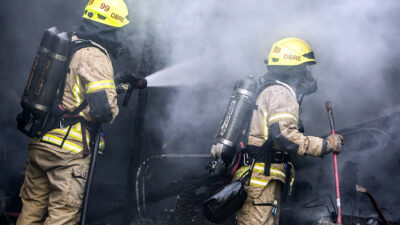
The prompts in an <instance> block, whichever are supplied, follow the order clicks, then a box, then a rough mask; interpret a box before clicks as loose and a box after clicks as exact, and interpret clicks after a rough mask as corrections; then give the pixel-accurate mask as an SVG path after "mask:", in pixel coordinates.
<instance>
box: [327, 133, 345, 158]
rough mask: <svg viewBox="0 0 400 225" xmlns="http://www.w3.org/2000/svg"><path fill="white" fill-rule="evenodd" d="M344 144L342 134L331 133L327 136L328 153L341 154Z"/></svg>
mask: <svg viewBox="0 0 400 225" xmlns="http://www.w3.org/2000/svg"><path fill="white" fill-rule="evenodd" d="M342 145H343V136H342V135H340V134H331V135H329V136H328V137H327V138H326V151H325V153H326V154H329V153H330V152H333V153H337V154H339V153H340V151H341V149H342Z"/></svg>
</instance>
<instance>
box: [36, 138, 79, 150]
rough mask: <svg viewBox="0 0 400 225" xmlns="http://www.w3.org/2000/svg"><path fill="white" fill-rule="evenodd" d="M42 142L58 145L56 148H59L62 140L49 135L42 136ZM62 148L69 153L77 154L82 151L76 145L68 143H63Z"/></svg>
mask: <svg viewBox="0 0 400 225" xmlns="http://www.w3.org/2000/svg"><path fill="white" fill-rule="evenodd" d="M42 140H44V141H47V142H50V143H52V144H55V145H58V146H61V144H62V141H63V139H62V138H59V137H56V136H53V135H50V134H46V135H44V136H43V137H42ZM62 148H64V149H67V150H69V151H71V152H74V153H79V152H81V151H82V148H81V147H79V146H78V145H76V144H73V143H71V142H70V141H65V142H64V145H63V147H62Z"/></svg>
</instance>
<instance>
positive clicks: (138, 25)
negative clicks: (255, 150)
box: [0, 0, 400, 224]
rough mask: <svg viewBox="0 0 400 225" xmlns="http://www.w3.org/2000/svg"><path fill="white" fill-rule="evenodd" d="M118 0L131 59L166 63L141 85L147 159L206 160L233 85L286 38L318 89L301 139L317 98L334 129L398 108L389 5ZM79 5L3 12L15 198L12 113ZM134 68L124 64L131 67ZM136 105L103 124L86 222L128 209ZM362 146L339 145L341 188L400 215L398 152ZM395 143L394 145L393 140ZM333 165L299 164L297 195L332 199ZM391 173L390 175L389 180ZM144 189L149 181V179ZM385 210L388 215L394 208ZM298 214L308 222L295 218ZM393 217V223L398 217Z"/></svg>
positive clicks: (315, 114) (259, 69) (21, 151)
mask: <svg viewBox="0 0 400 225" xmlns="http://www.w3.org/2000/svg"><path fill="white" fill-rule="evenodd" d="M126 2H127V4H128V6H129V12H130V13H129V14H130V21H131V24H130V25H129V27H130V29H132V30H129V31H128V34H129V35H130V36H129V39H128V40H129V41H128V43H127V44H128V46H130V50H131V52H133V53H134V54H137V53H138V52H140V51H141V46H142V45H143V42H145V41H146V38H147V37H148V36H147V35H149V36H152V38H153V39H154V45H153V46H152V48H153V49H152V50H153V52H154V53H155V55H156V57H157V58H158V59H160V61H162V63H161V64H160V65H156V67H158V68H163V69H162V70H160V71H158V72H156V73H155V74H154V75H151V76H149V77H148V80H149V86H150V88H149V96H148V98H147V99H148V107H147V111H146V116H145V117H146V121H145V124H146V126H147V127H146V128H147V129H148V131H147V132H148V133H149V134H148V135H145V137H144V138H146V139H148V140H147V141H148V142H151V143H152V144H153V145H148V146H145V148H146V149H145V150H146V151H145V152H144V154H147V155H151V154H159V152H157V151H156V150H154V149H152V146H157V145H161V146H162V147H163V151H164V152H167V153H172V152H173V153H178V152H179V153H181V152H184V153H208V152H209V148H210V146H211V144H212V143H213V141H214V134H215V132H216V129H217V126H218V123H219V122H220V119H221V118H222V116H223V113H224V110H225V106H226V104H227V103H228V99H229V97H230V94H231V91H232V88H233V85H234V83H235V81H236V80H238V79H240V78H243V77H245V76H247V75H249V74H253V75H262V74H263V73H264V72H265V70H266V66H265V64H264V63H263V61H264V59H265V58H266V57H267V55H268V52H269V50H270V47H271V45H272V43H274V42H275V41H277V40H279V39H281V38H284V37H290V36H294V37H299V38H301V39H304V40H305V41H307V42H308V43H309V44H310V46H311V47H312V49H313V50H314V52H315V55H316V57H317V61H318V63H317V64H316V65H315V66H314V75H315V76H316V77H317V78H318V80H319V91H318V92H317V93H316V94H314V95H312V96H310V97H306V98H305V101H304V104H303V117H304V118H303V119H304V122H305V127H306V133H307V134H312V135H317V136H322V135H326V134H328V132H329V125H328V121H327V118H326V112H325V109H324V104H323V103H324V101H325V100H332V101H333V103H334V114H335V118H336V122H337V128H338V129H342V128H347V127H352V126H353V125H355V124H359V123H362V122H365V121H368V120H372V119H375V118H377V117H380V116H382V115H389V114H390V113H392V112H395V111H398V110H399V107H398V99H399V98H400V92H399V91H398V88H397V86H398V85H400V78H399V71H400V66H399V63H398V61H399V60H400V54H399V52H400V44H398V37H399V35H400V29H399V28H398V27H399V26H398V25H399V24H398V21H400V18H399V17H400V15H399V13H398V12H399V10H400V2H398V1H396V0H386V1H378V0H369V1H362V0H353V1H346V0H337V1H318V0H308V1H296V0H286V1H280V0H248V1H233V0H227V1H217V0H214V1H213V0H190V1H184V0H168V1H166V0H145V1H144V0H126ZM85 4H86V1H78V2H76V1H74V2H66V1H51V0H42V1H35V2H34V3H27V2H26V1H21V0H15V1H12V3H11V2H10V3H5V4H4V8H3V12H2V13H1V14H0V28H1V30H2V32H1V34H0V40H1V43H2V47H1V48H0V49H1V52H0V83H1V84H0V90H1V92H0V97H1V99H2V101H1V102H2V104H3V105H2V106H1V107H0V112H1V113H0V126H1V128H2V129H3V130H2V135H1V138H0V141H1V146H0V147H1V149H0V154H1V159H2V160H1V162H2V166H5V167H9V168H11V169H12V171H11V172H8V170H7V171H6V170H4V171H3V170H1V171H0V172H2V174H5V176H4V177H5V178H4V179H3V177H2V179H1V181H4V182H2V183H3V186H4V187H5V188H10V187H15V188H14V189H13V193H12V194H13V196H17V194H18V193H17V192H18V189H19V185H18V184H15V183H9V182H6V181H5V179H11V178H12V176H18V178H19V179H21V178H22V173H23V164H24V161H25V159H26V146H27V142H28V139H27V138H26V137H24V136H23V135H22V134H21V133H18V131H17V130H16V128H15V115H16V113H17V112H19V110H20V107H19V96H20V95H21V94H22V91H23V88H24V85H25V82H26V79H27V76H28V74H29V70H30V67H31V65H32V60H33V58H34V55H35V52H36V50H37V47H38V45H39V41H40V37H41V35H42V33H43V31H44V30H45V29H46V28H48V27H50V26H53V25H57V26H58V27H59V29H60V30H66V31H70V30H73V27H74V26H75V25H77V24H78V23H79V21H80V20H81V19H80V18H81V15H82V12H83V8H84V5H85ZM139 54H140V53H138V54H137V55H139ZM135 63H136V62H132V65H130V67H134V65H135ZM125 67H127V66H125ZM164 67H165V68H164ZM160 87H161V88H160ZM132 99H134V98H132ZM132 103H133V100H131V104H132ZM132 105H133V104H132ZM132 105H131V107H129V108H128V109H126V108H122V107H121V113H120V116H119V119H118V120H117V121H116V122H115V123H114V124H113V126H112V127H111V128H110V126H108V127H107V126H106V141H107V151H106V152H105V155H104V157H103V158H100V159H99V164H98V167H97V170H96V173H97V175H96V178H95V182H96V184H95V188H94V192H93V195H92V196H93V199H94V200H93V202H94V204H93V205H92V207H93V208H96V209H95V210H92V211H90V212H92V215H93V217H96V219H99V218H100V220H102V221H118V222H115V223H113V224H121V222H120V221H121V218H120V217H121V215H122V213H123V211H124V207H125V205H124V200H125V199H126V196H127V192H128V191H130V190H126V179H127V177H130V176H132V174H127V171H128V158H129V156H130V152H129V150H131V146H132V145H133V143H132V142H131V141H130V140H132V139H129V138H132V136H133V133H134V132H135V131H134V126H133V115H134V107H132ZM399 121H400V119H399V118H398V116H397V117H396V119H394V120H391V121H390V123H385V124H384V128H385V129H386V130H387V131H389V132H390V133H391V136H392V138H393V137H396V134H397V133H398V129H396V127H395V125H398V124H400V122H399ZM107 129H108V131H111V132H107ZM361 134H363V133H362V132H361ZM381 136H383V138H382V140H383V142H384V144H385V143H386V144H387V143H389V147H390V146H391V145H392V146H396V145H394V144H393V143H390V142H388V141H387V140H386V139H387V138H386V139H385V138H384V137H385V135H381ZM358 138H359V139H358ZM363 138H364V139H363ZM365 139H371V140H373V137H371V135H370V134H368V135H365V136H363V135H361V136H360V137H358V136H355V137H354V136H353V138H352V139H351V140H348V143H352V145H350V146H345V151H346V150H348V153H343V154H341V155H340V158H339V159H340V165H339V167H340V169H341V174H344V175H343V178H342V179H343V183H344V185H347V184H349V183H350V184H353V183H354V182H358V183H359V184H361V185H366V187H367V188H369V187H371V188H372V191H374V193H377V196H379V197H378V202H379V203H385V204H383V206H386V207H394V206H397V207H399V204H400V203H399V202H398V198H397V196H396V197H393V195H390V194H391V193H394V191H395V187H394V186H393V185H392V183H391V182H393V183H395V184H396V183H398V182H400V179H399V175H398V173H395V172H393V171H398V165H399V162H400V161H399V155H398V153H396V154H395V153H394V152H395V151H396V150H397V149H393V148H389V147H388V146H387V145H384V146H385V148H383V149H382V148H375V147H376V146H375V145H372V144H371V147H370V148H366V149H363V150H362V151H360V152H355V151H356V150H359V148H361V146H364V145H365V144H366V143H367V144H368V143H369V142H361V141H359V140H364V141H365ZM382 140H380V141H381V142H382ZM385 140H386V141H385ZM396 143H397V146H399V144H398V141H397V142H396ZM375 144H376V143H375ZM386 149H387V150H386ZM378 150H379V151H378ZM346 157H348V158H346ZM171 163H176V162H171ZM331 164H332V163H331V157H330V156H329V157H325V158H324V159H322V160H320V159H314V158H308V159H307V158H306V159H304V160H303V159H302V160H299V161H298V162H297V164H296V166H297V165H298V167H297V168H298V173H297V174H298V179H297V184H296V185H297V189H298V190H301V191H302V192H297V193H300V194H299V195H305V194H308V195H307V196H317V195H321V194H325V193H330V194H331V195H333V194H334V191H333V188H332V187H333V184H332V183H333V182H332V171H331V170H332V168H331ZM189 165H190V167H191V168H192V169H193V170H196V171H198V172H199V173H202V172H203V170H201V169H202V168H203V167H204V165H196V164H191V162H190V163H188V162H186V163H181V164H172V165H170V166H171V167H173V168H174V171H175V170H177V171H186V170H187V169H189ZM370 165H373V166H370ZM199 168H200V169H199ZM163 169H164V170H165V167H163ZM388 170H390V171H391V172H388V173H386V172H387V171H388ZM169 171H171V170H165V173H166V177H165V180H168V181H171V179H172V178H170V177H168V175H171V172H169ZM382 171H385V172H383V173H382ZM168 172H169V173H168ZM10 177H11V178H10ZM345 181H347V183H346V182H345ZM148 182H152V184H157V181H154V180H149V181H148ZM148 186H152V185H148ZM154 186H156V185H154ZM392 186H393V187H392ZM160 187H162V186H160ZM328 189H329V190H328ZM350 189H351V190H353V189H352V187H349V188H347V187H346V186H345V188H344V191H343V195H344V196H348V195H352V194H354V193H352V192H351V193H350V194H348V193H347V192H346V190H350ZM105 193H106V194H105ZM386 193H387V194H386ZM295 199H296V200H299V204H303V203H304V202H305V201H307V200H310V199H307V197H306V199H305V197H299V196H297V197H296V196H295ZM364 203H365V202H364ZM364 203H363V204H364ZM343 204H345V207H347V208H345V212H346V213H348V214H349V213H350V211H351V209H350V208H349V206H348V205H349V204H355V205H354V206H353V207H354V208H355V209H356V208H357V203H354V202H352V203H350V202H344V203H343ZM360 204H361V203H360ZM366 204H368V202H367V203H366ZM366 204H364V205H366ZM358 206H360V205H358ZM367 208H368V207H367ZM393 211H394V213H396V211H395V208H394V209H393ZM300 212H301V213H302V214H304V215H305V214H306V212H305V211H303V209H302V211H300ZM363 212H364V211H363ZM366 212H367V214H365V213H360V215H373V214H372V213H371V209H367V210H366ZM368 213H370V214H368ZM98 215H101V216H98ZM321 215H326V213H322V211H320V212H317V213H315V214H311V215H308V216H309V217H310V218H311V220H312V221H314V222H315V221H316V219H318V218H319V216H321ZM396 216H397V217H396ZM394 218H395V219H396V218H398V215H396V214H394ZM93 220H95V219H93ZM287 224H292V223H287Z"/></svg>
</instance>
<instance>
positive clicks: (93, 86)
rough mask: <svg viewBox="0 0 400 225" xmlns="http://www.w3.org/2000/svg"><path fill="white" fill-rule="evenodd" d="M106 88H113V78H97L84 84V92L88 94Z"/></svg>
mask: <svg viewBox="0 0 400 225" xmlns="http://www.w3.org/2000/svg"><path fill="white" fill-rule="evenodd" d="M107 88H115V85H114V81H113V80H99V81H95V82H90V83H88V84H86V93H87V94H89V93H92V92H95V91H98V90H102V89H107Z"/></svg>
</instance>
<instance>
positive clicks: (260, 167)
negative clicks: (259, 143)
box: [253, 163, 265, 173]
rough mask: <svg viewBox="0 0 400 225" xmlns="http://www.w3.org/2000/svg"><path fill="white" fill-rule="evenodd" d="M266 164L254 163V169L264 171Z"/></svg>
mask: <svg viewBox="0 0 400 225" xmlns="http://www.w3.org/2000/svg"><path fill="white" fill-rule="evenodd" d="M264 168H265V164H264V163H256V164H254V167H253V170H254V171H257V172H259V173H264Z"/></svg>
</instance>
